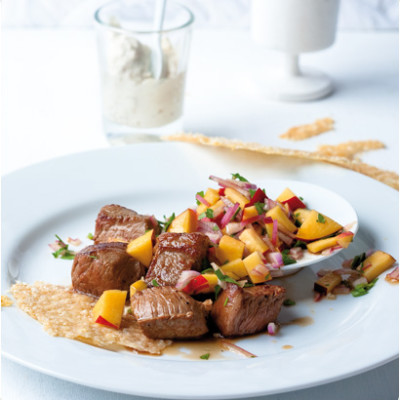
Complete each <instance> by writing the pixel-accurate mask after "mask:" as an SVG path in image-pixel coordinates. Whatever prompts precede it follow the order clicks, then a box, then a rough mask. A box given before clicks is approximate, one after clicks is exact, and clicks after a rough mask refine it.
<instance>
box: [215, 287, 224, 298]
mask: <svg viewBox="0 0 400 400" xmlns="http://www.w3.org/2000/svg"><path fill="white" fill-rule="evenodd" d="M221 289H222V288H221V286H219V285H216V286H215V288H214V292H215V300H217V298H218V295H219V292H220V291H221Z"/></svg>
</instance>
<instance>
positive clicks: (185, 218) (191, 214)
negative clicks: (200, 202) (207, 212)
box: [168, 208, 197, 233]
mask: <svg viewBox="0 0 400 400" xmlns="http://www.w3.org/2000/svg"><path fill="white" fill-rule="evenodd" d="M196 230H197V213H196V211H194V210H192V209H191V208H188V209H187V210H185V211H184V212H183V213H181V214H179V215H178V216H177V217H175V219H174V220H173V221H172V222H171V225H170V226H169V228H168V232H176V233H192V232H196Z"/></svg>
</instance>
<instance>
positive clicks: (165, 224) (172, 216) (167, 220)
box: [157, 213, 175, 232]
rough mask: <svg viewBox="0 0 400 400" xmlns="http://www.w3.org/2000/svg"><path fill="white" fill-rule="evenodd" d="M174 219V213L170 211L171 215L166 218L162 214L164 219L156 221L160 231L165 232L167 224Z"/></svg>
mask: <svg viewBox="0 0 400 400" xmlns="http://www.w3.org/2000/svg"><path fill="white" fill-rule="evenodd" d="M174 219H175V213H172V215H171V216H170V217H169V218H167V217H166V216H165V215H164V221H157V222H158V225H159V226H160V228H161V230H162V232H167V231H168V228H169V226H170V225H171V223H172V221H173V220H174Z"/></svg>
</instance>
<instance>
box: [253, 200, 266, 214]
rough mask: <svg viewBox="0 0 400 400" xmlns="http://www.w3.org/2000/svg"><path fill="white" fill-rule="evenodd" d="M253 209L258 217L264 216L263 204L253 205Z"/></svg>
mask: <svg viewBox="0 0 400 400" xmlns="http://www.w3.org/2000/svg"><path fill="white" fill-rule="evenodd" d="M254 207H255V208H256V210H257V213H258V215H261V214H264V204H263V203H259V202H257V203H254Z"/></svg>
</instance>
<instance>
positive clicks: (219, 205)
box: [210, 200, 225, 216]
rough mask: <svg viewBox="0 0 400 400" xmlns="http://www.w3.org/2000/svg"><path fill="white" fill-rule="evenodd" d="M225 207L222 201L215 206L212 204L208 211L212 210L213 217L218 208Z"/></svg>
mask: <svg viewBox="0 0 400 400" xmlns="http://www.w3.org/2000/svg"><path fill="white" fill-rule="evenodd" d="M224 207H225V203H224V202H223V201H222V200H218V201H217V202H216V203H215V204H213V205H212V206H211V207H210V210H213V212H214V216H215V212H216V211H217V210H218V209H219V208H224Z"/></svg>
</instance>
